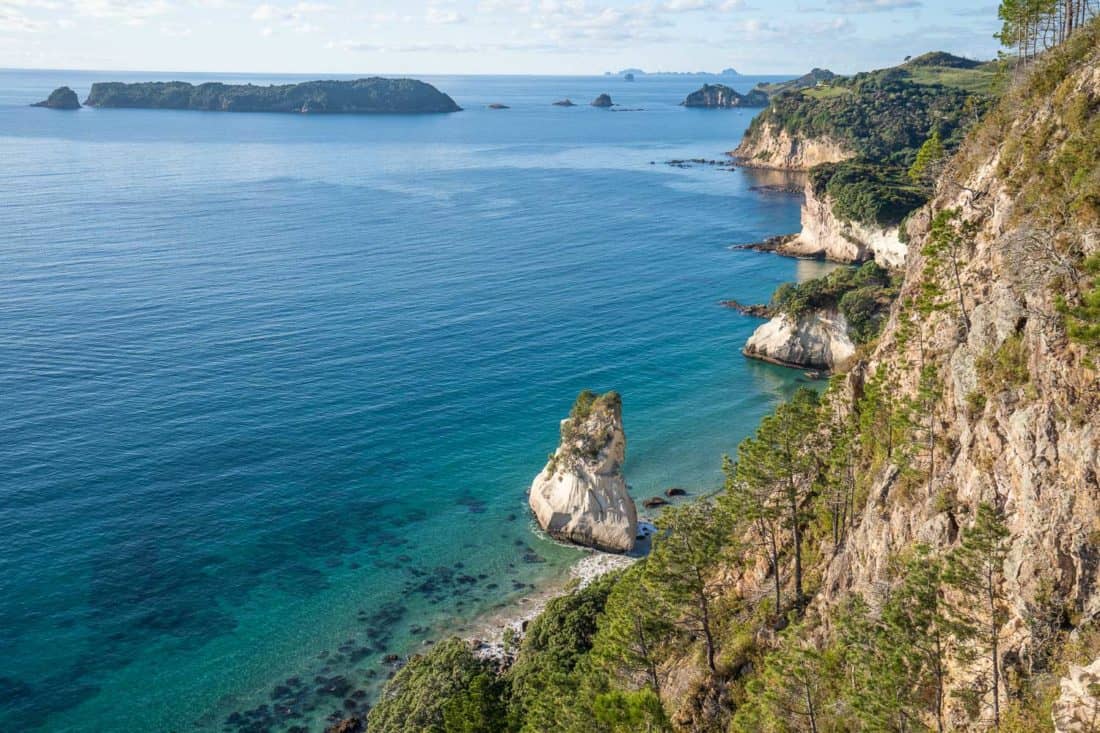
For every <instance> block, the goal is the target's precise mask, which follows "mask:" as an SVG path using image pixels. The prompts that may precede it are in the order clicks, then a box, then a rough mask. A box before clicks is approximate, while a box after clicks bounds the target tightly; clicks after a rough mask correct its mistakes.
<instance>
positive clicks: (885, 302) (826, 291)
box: [771, 261, 897, 343]
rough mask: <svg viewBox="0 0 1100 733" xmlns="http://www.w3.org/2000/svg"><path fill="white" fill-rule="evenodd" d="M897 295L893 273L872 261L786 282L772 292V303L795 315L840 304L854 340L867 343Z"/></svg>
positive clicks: (781, 310) (779, 309)
mask: <svg viewBox="0 0 1100 733" xmlns="http://www.w3.org/2000/svg"><path fill="white" fill-rule="evenodd" d="M896 295H897V284H896V283H895V282H894V280H893V278H892V277H891V275H890V273H889V272H887V271H886V270H884V269H883V268H882V267H879V266H878V265H877V264H875V263H874V262H873V261H872V262H865V263H864V264H863V265H862V266H860V267H858V268H851V267H838V268H837V269H835V270H833V271H832V272H830V273H829V274H828V275H826V276H825V277H819V278H814V279H812V280H806V281H804V282H801V283H784V284H783V285H780V286H779V288H778V289H776V291H775V293H774V294H773V295H772V302H771V306H772V308H774V309H775V310H776V311H778V312H780V313H786V314H788V315H791V316H793V317H795V318H797V317H799V316H801V315H803V314H805V313H808V312H809V311H811V310H821V309H832V308H836V309H837V310H839V311H840V312H841V313H843V314H844V317H845V319H847V321H848V332H849V335H850V336H851V337H852V340H853V341H855V342H856V343H867V342H868V341H870V340H871V339H873V338H874V337H875V336H877V335H878V331H879V329H880V328H881V326H882V321H883V319H884V318H885V317H886V314H887V313H888V312H889V310H890V304H891V303H892V302H893V301H894V298H895V296H896Z"/></svg>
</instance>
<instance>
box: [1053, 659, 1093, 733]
mask: <svg viewBox="0 0 1100 733" xmlns="http://www.w3.org/2000/svg"><path fill="white" fill-rule="evenodd" d="M1059 687H1060V688H1061V694H1060V695H1059V696H1058V699H1057V700H1055V701H1054V705H1052V706H1051V712H1050V716H1051V718H1052V719H1053V722H1054V730H1055V731H1057V733H1093V731H1096V730H1100V659H1097V660H1096V661H1095V662H1093V663H1092V664H1090V665H1089V666H1087V667H1077V666H1072V665H1071V666H1070V668H1069V676H1068V677H1063V678H1062V681H1061V683H1060V684H1059Z"/></svg>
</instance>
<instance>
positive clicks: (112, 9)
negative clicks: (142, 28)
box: [72, 0, 173, 25]
mask: <svg viewBox="0 0 1100 733" xmlns="http://www.w3.org/2000/svg"><path fill="white" fill-rule="evenodd" d="M72 8H73V10H74V11H75V12H76V13H77V15H84V16H87V17H90V18H109V19H113V20H122V21H124V22H125V23H126V24H127V25H143V24H144V23H145V22H146V21H148V20H149V19H150V18H155V17H157V16H160V15H165V14H166V13H168V12H170V11H171V10H172V9H173V8H172V5H171V4H170V3H168V2H167V1H166V0H136V1H135V0H75V2H73V3H72Z"/></svg>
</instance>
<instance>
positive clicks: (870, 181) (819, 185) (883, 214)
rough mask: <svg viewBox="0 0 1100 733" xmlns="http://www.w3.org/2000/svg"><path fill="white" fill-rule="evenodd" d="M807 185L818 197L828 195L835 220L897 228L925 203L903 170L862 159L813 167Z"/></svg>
mask: <svg viewBox="0 0 1100 733" xmlns="http://www.w3.org/2000/svg"><path fill="white" fill-rule="evenodd" d="M810 183H811V185H812V186H813V188H814V192H815V193H816V194H817V195H818V196H824V195H828V197H829V200H830V202H831V203H832V210H833V214H834V215H836V216H837V218H839V219H841V220H843V221H854V222H858V223H861V224H870V225H874V226H879V227H891V226H897V225H898V223H900V222H901V220H902V219H904V218H905V215H906V214H908V213H909V212H910V211H913V210H914V209H916V208H917V207H919V206H921V205H922V204H923V203H924V202H925V201H927V200H928V196H927V193H926V192H925V191H924V190H923V189H922V188H920V187H918V186H916V185H914V183H913V181H912V180H910V179H909V177H908V176H907V175H906V171H905V169H904V168H900V167H893V166H886V165H881V164H878V163H868V162H866V161H862V160H846V161H843V162H841V163H824V164H822V165H819V166H816V167H815V168H813V169H812V170H811V171H810Z"/></svg>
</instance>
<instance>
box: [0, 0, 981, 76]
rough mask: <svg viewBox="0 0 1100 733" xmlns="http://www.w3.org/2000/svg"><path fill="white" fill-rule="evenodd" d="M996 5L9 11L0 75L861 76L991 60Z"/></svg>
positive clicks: (144, 4) (894, 2)
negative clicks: (912, 61) (937, 58)
mask: <svg viewBox="0 0 1100 733" xmlns="http://www.w3.org/2000/svg"><path fill="white" fill-rule="evenodd" d="M997 27H998V22H997V8H996V4H995V2H990V1H989V0H984V1H983V0H0V67H6V68H56V69H96V70H107V69H111V70H150V71H152V70H155V71H224V72H260V73H273V74H275V73H332V74H336V73H339V74H359V73H362V74H364V75H366V74H371V73H378V74H408V75H415V74H417V73H420V74H600V73H603V72H605V71H617V70H620V69H624V68H629V67H638V68H642V69H645V70H646V71H718V70H720V69H724V68H727V67H733V68H735V69H737V70H738V71H739V72H741V73H743V74H801V73H804V72H806V71H807V70H809V69H810V68H811V67H814V66H819V67H823V68H829V69H832V70H833V71H836V72H838V73H852V72H855V71H861V70H867V69H872V68H881V67H884V66H892V65H894V64H896V63H899V62H900V61H901V60H902V59H903V58H904V57H905V56H907V55H910V54H914V55H915V54H919V53H923V52H924V51H929V50H944V51H950V52H952V53H957V54H960V55H965V56H969V57H972V58H991V57H992V56H993V55H994V54H995V53H996V50H997V43H996V41H994V40H993V38H992V34H993V32H994V31H995V30H996V29H997Z"/></svg>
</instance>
